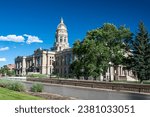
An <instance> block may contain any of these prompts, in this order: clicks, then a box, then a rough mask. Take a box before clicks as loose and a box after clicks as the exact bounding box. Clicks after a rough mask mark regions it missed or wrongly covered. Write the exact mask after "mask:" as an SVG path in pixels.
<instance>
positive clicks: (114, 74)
mask: <svg viewBox="0 0 150 117" xmlns="http://www.w3.org/2000/svg"><path fill="white" fill-rule="evenodd" d="M74 59H75V56H74V55H73V53H72V48H70V47H69V43H68V32H67V27H66V25H65V24H64V22H63V19H61V20H60V23H59V24H58V26H57V29H56V34H55V42H54V47H52V48H51V49H42V48H39V49H37V50H35V51H34V53H33V55H31V56H18V57H16V58H15V65H16V69H15V73H16V75H17V76H25V75H28V74H32V73H40V74H47V75H52V74H57V75H59V76H60V77H69V76H70V73H69V71H70V70H69V67H70V65H71V63H72V61H74ZM127 78H129V79H133V73H132V71H128V70H125V69H124V67H123V66H122V65H119V66H118V67H115V68H114V67H110V68H108V70H107V72H106V73H105V74H104V75H101V76H100V80H102V81H103V80H106V81H107V80H110V79H111V81H113V80H126V79H127Z"/></svg>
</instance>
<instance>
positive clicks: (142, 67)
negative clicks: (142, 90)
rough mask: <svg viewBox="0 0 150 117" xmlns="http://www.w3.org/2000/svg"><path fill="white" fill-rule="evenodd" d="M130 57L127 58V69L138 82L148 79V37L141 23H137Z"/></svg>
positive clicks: (149, 51)
mask: <svg viewBox="0 0 150 117" xmlns="http://www.w3.org/2000/svg"><path fill="white" fill-rule="evenodd" d="M130 49H131V51H130V53H131V54H130V55H129V57H128V58H127V67H128V68H129V69H132V70H133V72H134V73H135V74H136V75H137V77H138V78H139V80H140V82H141V83H142V81H143V80H149V79H150V36H149V33H148V32H147V30H146V29H145V27H144V24H143V23H142V22H140V23H139V32H138V33H137V34H136V36H135V38H133V39H132V45H131V46H130Z"/></svg>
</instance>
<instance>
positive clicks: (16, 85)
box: [0, 80, 25, 92]
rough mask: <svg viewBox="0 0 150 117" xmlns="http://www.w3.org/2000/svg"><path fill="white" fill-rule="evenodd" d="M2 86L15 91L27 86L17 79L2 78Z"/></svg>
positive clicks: (0, 81)
mask: <svg viewBox="0 0 150 117" xmlns="http://www.w3.org/2000/svg"><path fill="white" fill-rule="evenodd" d="M0 86H1V87H3V88H7V89H10V90H14V91H19V92H20V91H25V86H24V85H23V84H22V83H21V82H17V81H10V80H0Z"/></svg>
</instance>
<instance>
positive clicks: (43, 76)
mask: <svg viewBox="0 0 150 117" xmlns="http://www.w3.org/2000/svg"><path fill="white" fill-rule="evenodd" d="M27 77H29V78H47V77H48V76H47V75H45V74H30V75H28V76H27Z"/></svg>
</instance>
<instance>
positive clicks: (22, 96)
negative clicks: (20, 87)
mask: <svg viewBox="0 0 150 117" xmlns="http://www.w3.org/2000/svg"><path fill="white" fill-rule="evenodd" d="M42 99H43V98H40V97H35V96H32V95H28V94H26V93H23V92H16V91H12V90H9V89H6V88H1V87H0V100H42Z"/></svg>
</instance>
